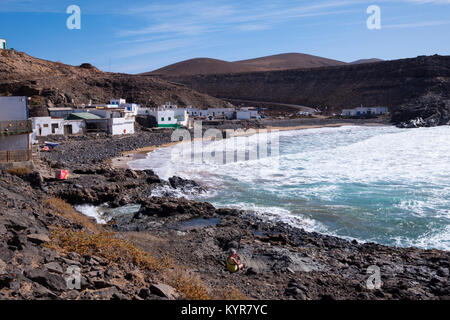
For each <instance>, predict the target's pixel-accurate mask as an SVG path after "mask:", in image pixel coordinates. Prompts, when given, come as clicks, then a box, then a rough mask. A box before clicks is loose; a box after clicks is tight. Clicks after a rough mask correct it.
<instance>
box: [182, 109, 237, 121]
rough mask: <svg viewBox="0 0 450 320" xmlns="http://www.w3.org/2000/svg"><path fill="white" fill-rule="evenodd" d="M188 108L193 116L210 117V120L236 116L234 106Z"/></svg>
mask: <svg viewBox="0 0 450 320" xmlns="http://www.w3.org/2000/svg"><path fill="white" fill-rule="evenodd" d="M187 110H188V113H189V115H190V116H191V117H201V118H208V119H210V120H214V119H217V118H225V119H229V120H231V119H233V117H234V108H209V109H197V108H188V109H187Z"/></svg>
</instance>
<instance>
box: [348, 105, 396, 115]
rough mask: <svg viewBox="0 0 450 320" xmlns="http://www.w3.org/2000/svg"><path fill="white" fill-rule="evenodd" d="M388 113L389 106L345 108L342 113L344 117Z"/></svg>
mask: <svg viewBox="0 0 450 320" xmlns="http://www.w3.org/2000/svg"><path fill="white" fill-rule="evenodd" d="M387 113H388V108H387V107H358V108H354V109H343V110H342V113H341V115H342V116H344V117H360V116H370V115H376V116H379V115H384V114H387Z"/></svg>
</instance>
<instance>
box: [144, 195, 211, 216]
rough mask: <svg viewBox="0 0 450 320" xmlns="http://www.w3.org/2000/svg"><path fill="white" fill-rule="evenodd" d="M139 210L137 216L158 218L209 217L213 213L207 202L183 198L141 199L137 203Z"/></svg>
mask: <svg viewBox="0 0 450 320" xmlns="http://www.w3.org/2000/svg"><path fill="white" fill-rule="evenodd" d="M139 204H140V205H141V209H140V210H139V212H138V216H142V215H144V216H153V215H157V216H160V217H168V216H174V215H178V214H184V215H192V216H210V215H213V214H214V212H215V208H214V206H213V205H212V204H210V203H208V202H196V201H191V200H187V199H184V198H158V197H151V198H149V199H142V200H141V202H140V203H139Z"/></svg>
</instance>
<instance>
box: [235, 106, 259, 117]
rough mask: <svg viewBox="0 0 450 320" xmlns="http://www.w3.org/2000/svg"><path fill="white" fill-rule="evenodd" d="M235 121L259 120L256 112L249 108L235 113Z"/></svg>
mask: <svg viewBox="0 0 450 320" xmlns="http://www.w3.org/2000/svg"><path fill="white" fill-rule="evenodd" d="M236 119H237V120H259V119H261V117H260V115H259V113H258V110H255V109H251V108H242V109H240V110H238V111H236Z"/></svg>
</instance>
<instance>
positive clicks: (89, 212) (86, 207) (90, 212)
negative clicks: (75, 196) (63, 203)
mask: <svg viewBox="0 0 450 320" xmlns="http://www.w3.org/2000/svg"><path fill="white" fill-rule="evenodd" d="M75 210H76V211H78V212H80V213H82V214H84V215H85V216H88V217H91V218H95V221H97V223H99V224H106V223H107V221H106V219H105V218H103V216H102V215H101V213H100V211H99V207H96V206H93V205H90V204H83V205H78V206H75Z"/></svg>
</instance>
